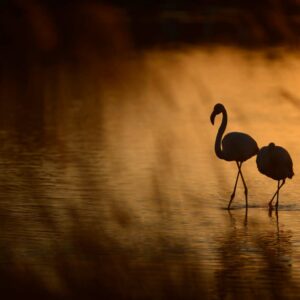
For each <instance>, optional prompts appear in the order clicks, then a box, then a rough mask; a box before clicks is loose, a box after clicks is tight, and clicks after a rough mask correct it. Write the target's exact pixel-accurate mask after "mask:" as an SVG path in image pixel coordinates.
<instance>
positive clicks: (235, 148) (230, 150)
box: [210, 103, 259, 209]
mask: <svg viewBox="0 0 300 300" xmlns="http://www.w3.org/2000/svg"><path fill="white" fill-rule="evenodd" d="M221 113H222V115H223V117H222V123H221V126H220V128H219V130H218V134H217V137H216V142H215V152H216V155H217V157H219V158H220V159H224V160H227V161H235V162H236V164H237V167H238V173H237V177H236V181H235V184H234V189H233V192H232V194H231V197H230V201H229V204H228V209H230V206H231V202H232V200H233V199H234V196H235V191H236V187H237V183H238V180H239V176H240V175H241V177H242V181H243V185H244V189H245V199H246V207H248V188H247V185H246V182H245V179H244V176H243V173H242V164H243V162H244V161H246V160H248V159H249V158H251V157H252V156H254V155H256V154H257V152H258V150H259V149H258V146H257V143H256V142H255V140H254V139H253V138H252V137H251V136H250V135H248V134H245V133H242V132H230V133H228V134H226V135H225V136H224V138H223V139H222V136H223V134H224V131H225V129H226V125H227V112H226V109H225V107H224V105H223V104H220V103H218V104H216V105H215V107H214V110H213V112H212V114H211V116H210V120H211V123H212V124H213V125H214V121H215V117H216V115H218V114H221ZM221 144H222V147H221Z"/></svg>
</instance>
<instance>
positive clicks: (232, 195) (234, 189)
mask: <svg viewBox="0 0 300 300" xmlns="http://www.w3.org/2000/svg"><path fill="white" fill-rule="evenodd" d="M237 164H238V162H237ZM239 176H240V170H238V173H237V176H236V180H235V184H234V188H233V192H232V194H231V196H230V201H229V204H228V207H227V209H228V210H229V209H230V206H231V202H232V200H233V199H234V196H235V191H236V187H237V183H238V181H239Z"/></svg>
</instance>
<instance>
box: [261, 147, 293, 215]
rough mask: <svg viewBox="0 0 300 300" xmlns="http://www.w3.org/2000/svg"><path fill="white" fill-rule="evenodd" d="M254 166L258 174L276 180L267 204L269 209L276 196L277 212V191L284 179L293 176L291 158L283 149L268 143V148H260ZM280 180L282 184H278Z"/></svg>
mask: <svg viewBox="0 0 300 300" xmlns="http://www.w3.org/2000/svg"><path fill="white" fill-rule="evenodd" d="M256 164H257V168H258V170H259V172H261V173H262V174H264V175H266V176H268V177H270V178H272V179H274V180H277V190H276V192H275V194H274V195H273V197H272V199H271V200H270V202H269V207H270V209H271V208H272V202H273V200H274V198H275V196H276V195H277V200H276V204H275V206H276V210H277V209H278V200H279V190H280V189H281V188H282V187H283V185H284V184H285V180H286V178H292V177H293V176H294V171H293V162H292V159H291V156H290V155H289V153H288V152H287V151H286V150H285V149H284V148H282V147H280V146H275V144H274V143H270V144H269V145H268V146H265V147H262V148H261V149H260V150H259V152H258V154H257V158H256ZM281 180H282V182H281V183H280V181H281Z"/></svg>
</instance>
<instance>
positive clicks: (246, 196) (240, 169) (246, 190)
mask: <svg viewBox="0 0 300 300" xmlns="http://www.w3.org/2000/svg"><path fill="white" fill-rule="evenodd" d="M237 165H238V168H239V171H240V174H241V177H242V181H243V185H244V188H245V200H246V208H248V188H247V185H246V181H245V179H244V176H243V173H242V162H241V163H240V165H239V164H238V162H237Z"/></svg>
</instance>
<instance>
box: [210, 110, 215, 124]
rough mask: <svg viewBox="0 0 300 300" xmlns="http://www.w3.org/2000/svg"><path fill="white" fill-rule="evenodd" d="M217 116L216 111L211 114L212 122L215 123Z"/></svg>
mask: <svg viewBox="0 0 300 300" xmlns="http://www.w3.org/2000/svg"><path fill="white" fill-rule="evenodd" d="M215 117H216V113H215V111H213V112H212V114H211V115H210V122H211V124H213V125H214V124H215Z"/></svg>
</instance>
